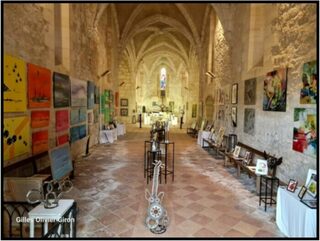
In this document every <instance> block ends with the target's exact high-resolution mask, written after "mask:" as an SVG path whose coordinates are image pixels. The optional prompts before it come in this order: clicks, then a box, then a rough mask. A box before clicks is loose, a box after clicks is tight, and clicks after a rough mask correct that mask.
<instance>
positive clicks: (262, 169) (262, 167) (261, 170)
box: [255, 159, 268, 175]
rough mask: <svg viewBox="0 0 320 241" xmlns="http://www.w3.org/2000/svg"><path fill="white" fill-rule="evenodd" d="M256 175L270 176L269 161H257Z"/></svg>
mask: <svg viewBox="0 0 320 241" xmlns="http://www.w3.org/2000/svg"><path fill="white" fill-rule="evenodd" d="M255 173H256V174H258V175H268V161H267V160H262V159H257V164H256V172H255Z"/></svg>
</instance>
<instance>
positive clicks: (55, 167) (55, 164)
mask: <svg viewBox="0 0 320 241" xmlns="http://www.w3.org/2000/svg"><path fill="white" fill-rule="evenodd" d="M49 157H50V166H51V173H52V178H53V180H57V181H59V180H61V179H62V178H64V177H65V176H67V175H68V174H69V173H70V172H71V171H72V170H73V166H72V159H71V153H70V146H69V145H68V144H65V145H63V146H59V147H56V148H54V149H51V150H50V152H49Z"/></svg>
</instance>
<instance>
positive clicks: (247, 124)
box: [243, 108, 255, 135]
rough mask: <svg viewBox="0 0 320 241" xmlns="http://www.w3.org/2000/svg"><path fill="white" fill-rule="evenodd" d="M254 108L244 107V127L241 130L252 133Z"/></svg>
mask: <svg viewBox="0 0 320 241" xmlns="http://www.w3.org/2000/svg"><path fill="white" fill-rule="evenodd" d="M254 122H255V109H249V108H246V109H244V128H243V131H244V132H245V133H248V134H250V135H253V134H254Z"/></svg>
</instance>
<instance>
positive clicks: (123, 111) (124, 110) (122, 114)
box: [120, 108, 128, 116]
mask: <svg viewBox="0 0 320 241" xmlns="http://www.w3.org/2000/svg"><path fill="white" fill-rule="evenodd" d="M120 115H121V116H128V109H125V108H121V109H120Z"/></svg>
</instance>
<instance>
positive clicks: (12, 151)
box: [2, 116, 30, 160]
mask: <svg viewBox="0 0 320 241" xmlns="http://www.w3.org/2000/svg"><path fill="white" fill-rule="evenodd" d="M2 131H3V132H2V133H3V134H2V135H3V139H2V141H3V151H4V160H10V159H12V158H14V157H16V156H19V155H22V154H25V153H29V151H30V143H29V138H30V123H29V117H27V116H22V117H13V118H4V121H3V130H2Z"/></svg>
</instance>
